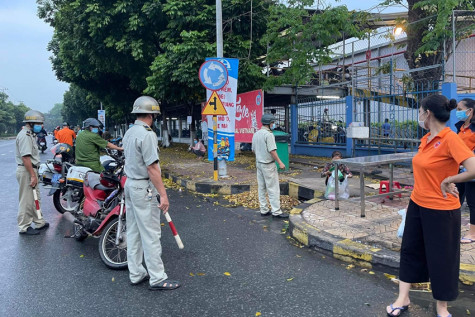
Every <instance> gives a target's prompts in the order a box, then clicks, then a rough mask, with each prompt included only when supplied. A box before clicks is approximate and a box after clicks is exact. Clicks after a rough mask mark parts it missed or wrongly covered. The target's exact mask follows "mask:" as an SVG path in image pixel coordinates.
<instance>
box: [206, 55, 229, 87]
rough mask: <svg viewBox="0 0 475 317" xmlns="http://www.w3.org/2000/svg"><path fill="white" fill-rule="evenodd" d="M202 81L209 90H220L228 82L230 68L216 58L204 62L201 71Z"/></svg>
mask: <svg viewBox="0 0 475 317" xmlns="http://www.w3.org/2000/svg"><path fill="white" fill-rule="evenodd" d="M199 76H200V82H201V85H203V87H205V88H206V89H209V90H214V91H216V90H220V89H221V88H223V87H224V86H225V85H226V84H227V83H228V69H227V68H226V66H224V64H223V63H221V62H219V61H216V60H209V61H206V62H204V63H203V64H202V65H201V67H200V71H199Z"/></svg>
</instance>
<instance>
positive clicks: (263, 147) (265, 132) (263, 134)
mask: <svg viewBox="0 0 475 317" xmlns="http://www.w3.org/2000/svg"><path fill="white" fill-rule="evenodd" d="M276 149H277V146H276V145H275V137H274V134H272V132H271V130H270V129H269V128H267V127H264V126H263V127H262V128H261V129H260V130H259V131H257V132H256V133H254V136H253V137H252V151H253V152H254V153H255V154H256V162H258V163H264V164H268V163H272V162H274V158H273V157H272V155H270V152H271V151H273V150H276Z"/></svg>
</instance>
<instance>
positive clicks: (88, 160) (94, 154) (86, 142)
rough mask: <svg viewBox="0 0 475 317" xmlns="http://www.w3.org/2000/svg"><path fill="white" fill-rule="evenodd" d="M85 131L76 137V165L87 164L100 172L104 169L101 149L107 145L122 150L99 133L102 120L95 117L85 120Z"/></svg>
mask: <svg viewBox="0 0 475 317" xmlns="http://www.w3.org/2000/svg"><path fill="white" fill-rule="evenodd" d="M83 124H84V131H83V132H81V133H80V134H78V136H77V137H76V151H75V154H76V165H79V166H86V167H89V168H90V169H92V170H93V171H94V172H97V173H100V172H102V171H103V170H104V167H103V166H102V164H101V160H100V157H101V150H102V149H105V148H106V147H107V148H109V149H113V150H119V151H122V150H123V148H121V147H118V146H116V145H114V144H112V143H110V142H108V141H107V140H104V139H103V138H102V137H101V136H100V135H99V127H100V126H101V122H100V121H99V120H97V119H94V118H88V119H86V120H84V123H83Z"/></svg>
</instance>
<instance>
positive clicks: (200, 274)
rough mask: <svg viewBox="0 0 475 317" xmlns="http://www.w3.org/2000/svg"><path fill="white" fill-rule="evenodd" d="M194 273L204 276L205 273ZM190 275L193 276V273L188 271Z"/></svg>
mask: <svg viewBox="0 0 475 317" xmlns="http://www.w3.org/2000/svg"><path fill="white" fill-rule="evenodd" d="M196 275H198V276H205V275H206V274H205V273H196ZM190 276H195V273H193V272H190Z"/></svg>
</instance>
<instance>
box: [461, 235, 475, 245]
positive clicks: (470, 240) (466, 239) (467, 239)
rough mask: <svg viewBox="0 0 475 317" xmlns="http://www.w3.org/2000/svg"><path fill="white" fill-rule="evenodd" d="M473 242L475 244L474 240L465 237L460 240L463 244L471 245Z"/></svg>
mask: <svg viewBox="0 0 475 317" xmlns="http://www.w3.org/2000/svg"><path fill="white" fill-rule="evenodd" d="M463 240H465V241H468V242H464V241H463ZM472 242H475V240H474V239H470V238H467V237H463V238H462V239H461V240H460V243H463V244H469V243H472Z"/></svg>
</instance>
